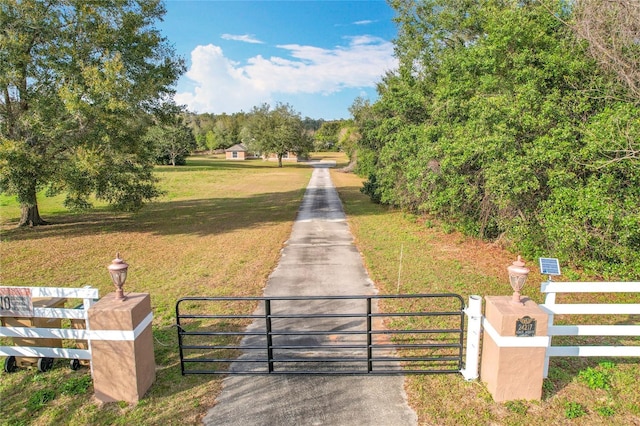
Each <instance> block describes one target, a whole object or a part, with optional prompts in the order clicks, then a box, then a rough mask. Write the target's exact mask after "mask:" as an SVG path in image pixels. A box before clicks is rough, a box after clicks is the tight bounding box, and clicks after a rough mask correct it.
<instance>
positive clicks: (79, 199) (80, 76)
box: [0, 0, 184, 225]
mask: <svg viewBox="0 0 640 426" xmlns="http://www.w3.org/2000/svg"><path fill="white" fill-rule="evenodd" d="M164 13H165V10H164V7H163V6H162V4H161V2H160V0H145V1H135V0H121V1H113V0H104V1H96V2H86V1H78V0H50V1H42V0H22V1H17V0H2V1H0V92H1V93H2V94H1V95H0V191H1V192H3V193H8V194H12V195H16V196H17V199H18V201H19V202H20V204H21V205H22V212H23V213H22V219H21V222H20V223H21V225H39V224H43V223H44V221H42V219H41V218H40V215H39V213H38V209H37V199H36V194H37V193H38V192H39V191H40V190H42V189H47V190H48V193H49V194H57V193H66V194H67V197H66V201H65V204H66V205H67V206H68V207H71V208H85V207H89V206H90V205H91V196H92V195H94V196H95V197H97V198H98V199H102V200H106V201H108V202H109V203H111V204H113V205H115V206H116V207H119V208H123V209H137V208H139V207H140V206H141V205H142V203H143V202H144V201H146V200H149V199H151V198H153V197H155V196H156V195H158V190H157V188H156V186H155V178H154V177H153V164H154V160H155V158H154V156H155V150H154V147H153V146H150V145H149V144H148V143H146V142H145V140H144V135H145V134H146V130H147V128H148V127H149V126H150V125H151V124H152V123H153V120H152V117H153V116H154V115H155V114H156V113H157V112H158V111H162V110H164V109H165V105H166V104H167V103H170V102H169V100H170V98H171V95H172V93H173V84H174V83H175V81H176V79H177V78H178V76H179V75H180V73H181V72H183V71H184V66H183V63H182V61H181V60H180V59H177V58H176V57H175V54H174V51H173V49H172V48H171V47H170V46H169V44H168V43H167V42H166V40H165V39H164V38H163V37H162V36H161V35H160V33H159V31H158V30H157V29H156V28H155V26H154V24H155V22H156V21H157V20H159V19H162V16H163V15H164Z"/></svg>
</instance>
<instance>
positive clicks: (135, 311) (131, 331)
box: [88, 293, 156, 403]
mask: <svg viewBox="0 0 640 426" xmlns="http://www.w3.org/2000/svg"><path fill="white" fill-rule="evenodd" d="M88 317H89V329H90V330H91V331H92V333H96V334H97V335H98V336H99V338H100V339H97V340H94V339H92V340H91V343H90V344H91V369H92V375H93V387H94V392H95V397H96V398H97V399H98V400H99V401H102V402H113V401H126V402H131V403H136V402H138V401H139V400H140V399H141V398H142V397H143V396H144V394H145V393H146V392H147V390H149V388H150V387H151V385H152V384H153V382H154V381H155V369H156V365H155V359H154V354H153V336H152V333H151V320H152V318H153V316H152V314H151V298H150V297H149V294H147V293H127V295H126V299H125V300H116V299H115V293H110V294H108V295H106V296H105V297H103V298H102V299H100V300H99V301H98V302H96V303H95V304H94V305H93V306H91V308H89V315H88Z"/></svg>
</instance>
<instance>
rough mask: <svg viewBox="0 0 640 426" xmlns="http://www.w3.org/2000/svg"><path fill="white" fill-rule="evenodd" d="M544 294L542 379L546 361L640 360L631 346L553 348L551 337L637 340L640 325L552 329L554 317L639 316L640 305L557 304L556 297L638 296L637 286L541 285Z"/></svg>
mask: <svg viewBox="0 0 640 426" xmlns="http://www.w3.org/2000/svg"><path fill="white" fill-rule="evenodd" d="M540 290H541V292H542V293H545V294H546V297H545V302H544V304H542V305H540V308H542V309H543V310H544V311H545V312H546V313H547V314H548V315H549V323H548V336H549V338H548V344H547V352H546V357H545V366H544V377H547V375H548V372H549V358H550V357H558V356H580V357H607V356H610V357H640V346H630V345H622V346H621V345H608V346H594V345H575V346H560V345H553V344H552V337H553V336H618V337H620V336H633V337H637V336H640V325H628V324H618V325H555V324H554V320H555V318H554V316H555V315H640V304H639V303H635V304H627V303H608V304H599V303H587V304H585V303H556V295H557V294H564V293H640V282H553V281H546V282H544V283H542V285H541V289H540Z"/></svg>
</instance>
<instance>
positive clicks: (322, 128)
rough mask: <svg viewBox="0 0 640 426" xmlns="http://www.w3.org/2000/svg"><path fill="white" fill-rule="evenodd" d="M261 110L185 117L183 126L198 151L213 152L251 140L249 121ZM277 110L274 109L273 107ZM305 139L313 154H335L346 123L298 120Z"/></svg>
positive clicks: (192, 114) (339, 121)
mask: <svg viewBox="0 0 640 426" xmlns="http://www.w3.org/2000/svg"><path fill="white" fill-rule="evenodd" d="M261 108H264V105H263V106H260V107H255V108H253V109H252V110H251V111H250V112H238V113H233V114H225V113H223V114H211V113H203V114H196V113H187V114H185V122H186V123H187V125H188V126H189V127H190V128H191V130H192V132H193V135H194V137H195V141H196V149H198V150H200V151H210V152H213V151H216V150H221V149H226V148H229V147H231V146H233V145H235V144H237V143H241V142H243V143H247V141H248V140H249V139H250V138H251V135H250V134H249V129H250V128H251V119H252V118H254V117H255V116H256V115H257V114H259V113H260V109H261ZM276 109H277V106H276ZM294 115H295V114H294ZM298 119H299V123H300V126H301V127H302V129H303V130H304V134H305V135H306V137H309V138H311V140H312V147H311V149H312V150H313V151H337V150H339V149H340V144H339V139H340V129H341V127H342V126H343V125H344V123H345V122H347V121H346V120H335V121H328V120H324V119H313V118H309V117H305V118H301V117H298Z"/></svg>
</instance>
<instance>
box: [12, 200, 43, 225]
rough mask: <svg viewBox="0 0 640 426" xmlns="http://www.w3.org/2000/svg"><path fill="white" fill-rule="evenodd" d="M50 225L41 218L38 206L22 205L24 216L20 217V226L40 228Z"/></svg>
mask: <svg viewBox="0 0 640 426" xmlns="http://www.w3.org/2000/svg"><path fill="white" fill-rule="evenodd" d="M48 224H49V222H46V221H45V220H43V219H42V218H41V217H40V212H39V211H38V205H37V204H34V205H32V206H28V205H22V215H21V216H20V223H18V226H40V225H48Z"/></svg>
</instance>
